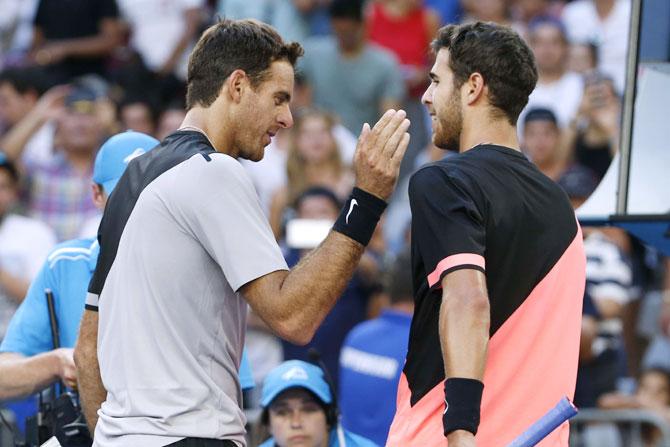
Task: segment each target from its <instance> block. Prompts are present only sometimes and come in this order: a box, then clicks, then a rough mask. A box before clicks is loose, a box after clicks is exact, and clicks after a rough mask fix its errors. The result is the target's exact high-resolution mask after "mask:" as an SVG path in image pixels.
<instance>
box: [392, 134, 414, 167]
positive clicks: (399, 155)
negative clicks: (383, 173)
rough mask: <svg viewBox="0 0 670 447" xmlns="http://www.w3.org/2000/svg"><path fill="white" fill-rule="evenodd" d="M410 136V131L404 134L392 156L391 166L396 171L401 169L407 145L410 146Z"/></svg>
mask: <svg viewBox="0 0 670 447" xmlns="http://www.w3.org/2000/svg"><path fill="white" fill-rule="evenodd" d="M409 140H410V136H409V133H408V132H405V133H403V134H402V138H401V139H400V143H398V146H397V148H396V150H395V152H394V153H393V156H392V157H391V168H392V169H393V170H394V172H396V171H397V170H398V169H400V163H401V162H402V159H403V157H404V156H405V151H407V146H409Z"/></svg>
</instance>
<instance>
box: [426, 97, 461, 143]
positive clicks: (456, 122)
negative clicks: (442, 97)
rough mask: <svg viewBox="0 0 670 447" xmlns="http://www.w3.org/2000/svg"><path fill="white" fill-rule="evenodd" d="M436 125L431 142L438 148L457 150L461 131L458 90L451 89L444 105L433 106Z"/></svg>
mask: <svg viewBox="0 0 670 447" xmlns="http://www.w3.org/2000/svg"><path fill="white" fill-rule="evenodd" d="M435 109H436V110H435V111H436V114H435V118H436V119H437V125H436V126H435V132H434V134H433V144H435V146H437V147H439V148H440V149H445V150H452V151H458V150H459V146H460V140H461V133H462V131H463V110H462V107H461V100H460V91H459V89H457V88H454V89H453V90H452V93H451V95H449V97H448V98H447V100H446V103H445V104H444V107H439V108H438V107H435Z"/></svg>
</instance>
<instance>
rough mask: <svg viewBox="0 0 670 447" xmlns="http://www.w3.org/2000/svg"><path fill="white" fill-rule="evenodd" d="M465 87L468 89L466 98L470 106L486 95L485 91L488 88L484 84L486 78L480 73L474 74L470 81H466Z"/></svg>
mask: <svg viewBox="0 0 670 447" xmlns="http://www.w3.org/2000/svg"><path fill="white" fill-rule="evenodd" d="M465 86H466V89H467V91H466V98H467V104H468V105H472V104H474V103H476V102H477V101H478V100H479V98H481V97H482V96H483V95H484V89H485V87H486V86H485V84H484V77H483V76H482V75H481V74H480V73H477V72H474V73H472V74H471V75H470V77H469V78H468V80H467V81H465Z"/></svg>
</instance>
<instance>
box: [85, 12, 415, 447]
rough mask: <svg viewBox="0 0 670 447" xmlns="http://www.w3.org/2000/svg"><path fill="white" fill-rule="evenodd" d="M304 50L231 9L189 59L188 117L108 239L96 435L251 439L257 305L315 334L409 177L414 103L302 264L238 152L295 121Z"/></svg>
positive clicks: (155, 157)
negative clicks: (247, 395)
mask: <svg viewBox="0 0 670 447" xmlns="http://www.w3.org/2000/svg"><path fill="white" fill-rule="evenodd" d="M301 54H302V48H301V47H300V45H299V44H297V43H285V42H283V41H282V39H281V37H280V36H279V35H278V34H277V33H276V32H275V31H274V30H273V29H272V28H271V27H270V26H268V25H265V24H261V23H260V22H255V21H251V20H242V21H231V20H223V21H221V22H219V23H218V24H216V25H214V26H212V27H211V28H209V29H208V30H207V31H205V33H204V34H203V36H202V37H201V39H200V41H199V42H198V44H197V45H196V47H195V49H194V50H193V53H192V54H191V59H190V62H189V72H188V92H187V108H188V113H187V115H186V118H185V120H184V123H183V125H182V127H181V129H180V130H179V131H177V132H175V133H174V134H172V135H170V136H168V137H167V138H166V139H165V140H164V141H163V142H162V143H161V145H160V146H159V147H158V148H156V149H154V150H153V151H151V152H150V153H148V154H146V155H145V156H140V157H138V158H136V159H134V160H133V161H131V162H130V164H129V166H128V168H127V170H126V172H125V174H124V176H123V177H122V178H121V180H120V181H119V183H118V185H117V187H116V189H115V190H114V193H113V194H112V196H111V197H110V199H109V202H108V204H107V208H106V210H105V214H104V217H103V219H102V222H101V225H100V229H99V234H98V239H99V241H100V246H101V251H100V256H99V259H98V264H97V267H96V270H95V273H94V275H93V279H92V280H91V284H90V286H89V295H88V298H87V304H86V312H85V313H84V317H83V320H82V324H81V328H80V335H79V340H78V343H77V347H76V350H75V362H76V364H77V368H78V373H79V386H80V393H81V398H82V403H83V406H84V411H85V415H86V419H87V421H88V424H89V426H90V427H91V429H92V432H93V431H94V433H95V436H94V445H96V446H147V447H152V446H164V445H175V446H210V445H212V446H214V445H217V446H244V445H245V439H244V433H245V432H244V425H245V419H244V414H243V412H242V410H241V405H242V397H241V392H240V385H239V379H238V369H239V364H240V358H241V355H242V347H243V344H244V332H245V325H246V309H247V304H249V305H251V307H252V309H253V310H254V312H256V313H257V314H258V315H259V316H260V317H261V318H262V319H263V320H264V321H265V322H266V323H267V324H268V326H269V327H270V328H271V329H273V330H274V331H275V332H276V333H277V334H278V335H279V336H281V337H283V338H285V339H287V340H289V341H291V342H294V343H299V344H305V343H307V342H309V340H310V339H311V338H312V336H313V334H314V332H315V331H316V329H317V327H318V326H319V325H320V323H321V321H322V320H323V319H324V317H325V316H326V314H327V313H328V312H329V310H330V309H331V308H332V306H333V305H334V304H335V301H336V300H337V298H338V297H339V296H340V295H341V293H342V291H343V289H344V287H345V285H346V284H347V282H348V281H349V279H350V277H351V276H352V274H353V272H354V269H355V268H356V264H357V263H358V261H359V259H360V257H361V254H362V253H363V250H364V248H365V246H366V244H367V243H368V242H369V240H370V237H371V236H372V233H373V231H374V228H375V226H376V224H377V221H378V220H379V218H380V216H381V214H382V212H383V211H384V208H385V207H386V202H385V200H386V199H388V197H389V196H390V195H391V193H392V191H393V188H394V186H395V183H396V180H397V176H398V169H399V166H400V161H401V159H402V157H403V154H404V152H405V150H406V148H407V144H408V142H409V134H408V133H407V129H408V126H409V121H408V120H407V119H406V115H405V113H404V112H403V111H395V110H389V111H388V112H387V113H386V114H384V116H383V117H382V118H381V119H380V120H379V122H377V124H375V126H374V128H372V129H371V128H370V126H369V125H367V124H366V125H365V126H364V127H363V130H362V131H361V136H360V138H359V143H358V147H357V151H356V156H355V161H354V168H355V172H356V187H355V188H354V190H353V191H352V194H351V197H350V198H349V200H348V201H347V203H346V205H345V206H344V208H343V210H342V213H341V215H340V217H339V218H338V220H337V222H336V223H335V224H334V226H333V231H331V232H330V234H329V235H328V237H327V238H326V240H325V241H324V242H323V243H322V244H321V245H320V246H319V247H318V248H317V249H316V250H314V252H313V253H312V254H311V255H310V256H308V257H306V258H305V259H304V260H303V261H301V263H300V264H298V265H297V266H296V267H295V268H294V269H293V270H291V271H290V272H289V271H288V269H287V267H286V263H285V262H284V260H283V257H282V254H281V252H280V250H279V248H278V246H277V243H276V242H275V240H274V238H273V236H272V232H271V230H270V227H269V225H268V222H267V220H266V219H265V217H264V215H263V212H262V210H261V207H260V204H259V200H258V197H257V196H256V193H255V191H254V188H253V185H252V183H251V181H250V179H249V178H248V176H247V174H246V172H245V171H244V169H243V168H242V166H241V165H240V163H239V162H238V160H237V159H238V158H244V159H249V160H254V161H258V160H260V159H261V158H263V152H264V148H265V146H267V145H268V144H269V143H270V141H271V138H272V136H274V134H276V133H277V132H278V131H279V130H280V129H284V128H289V127H291V126H292V124H293V119H292V116H291V112H290V110H289V102H290V99H291V94H292V92H293V80H294V68H293V67H294V65H295V63H296V60H297V59H298V57H300V55H301Z"/></svg>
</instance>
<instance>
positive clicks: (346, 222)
mask: <svg viewBox="0 0 670 447" xmlns="http://www.w3.org/2000/svg"><path fill="white" fill-rule="evenodd" d="M385 209H386V202H385V201H384V200H382V199H380V198H379V197H377V196H374V195H372V194H370V193H369V192H366V191H363V190H362V189H359V188H354V190H353V191H352V192H351V196H349V200H347V203H345V205H344V208H342V212H341V213H340V215H339V217H338V218H337V220H336V221H335V224H334V225H333V230H334V231H337V232H338V233H342V234H344V235H345V236H348V237H350V238H352V239H353V240H355V241H356V242H360V243H361V244H363V245H368V242H370V238H372V233H374V232H375V228H376V227H377V222H379V218H380V217H381V216H382V213H383V212H384V210H385Z"/></svg>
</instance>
